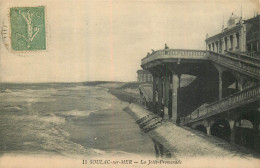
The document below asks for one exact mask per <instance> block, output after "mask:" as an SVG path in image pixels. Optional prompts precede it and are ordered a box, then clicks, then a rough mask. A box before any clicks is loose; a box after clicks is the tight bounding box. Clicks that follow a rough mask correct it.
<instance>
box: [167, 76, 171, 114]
mask: <svg viewBox="0 0 260 168" xmlns="http://www.w3.org/2000/svg"><path fill="white" fill-rule="evenodd" d="M168 115H169V119H172V75H170V78H169V102H168Z"/></svg>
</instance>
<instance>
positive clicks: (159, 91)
mask: <svg viewBox="0 0 260 168" xmlns="http://www.w3.org/2000/svg"><path fill="white" fill-rule="evenodd" d="M162 86H163V80H162V78H158V104H157V114H158V115H159V116H161V115H162V113H161V109H162V96H163V88H162Z"/></svg>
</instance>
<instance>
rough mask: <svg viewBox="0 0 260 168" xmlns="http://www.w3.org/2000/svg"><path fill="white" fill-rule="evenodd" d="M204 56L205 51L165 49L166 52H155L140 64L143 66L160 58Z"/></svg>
mask: <svg viewBox="0 0 260 168" xmlns="http://www.w3.org/2000/svg"><path fill="white" fill-rule="evenodd" d="M164 55H166V56H195V57H196V56H198V57H201V56H206V51H202V50H181V49H166V50H157V51H155V52H154V53H152V54H150V55H148V56H147V57H145V58H143V59H142V64H145V63H147V62H149V61H151V60H154V59H157V58H160V56H164Z"/></svg>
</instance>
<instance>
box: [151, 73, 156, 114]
mask: <svg viewBox="0 0 260 168" xmlns="http://www.w3.org/2000/svg"><path fill="white" fill-rule="evenodd" d="M156 81H157V77H156V76H155V75H153V109H152V110H153V112H154V113H156Z"/></svg>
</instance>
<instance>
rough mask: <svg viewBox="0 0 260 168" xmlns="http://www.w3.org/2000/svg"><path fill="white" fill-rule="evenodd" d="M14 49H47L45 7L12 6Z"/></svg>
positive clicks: (11, 21)
mask: <svg viewBox="0 0 260 168" xmlns="http://www.w3.org/2000/svg"><path fill="white" fill-rule="evenodd" d="M10 23H11V48H12V50H13V51H37V50H46V30H45V7H44V6H37V7H15V8H10Z"/></svg>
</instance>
